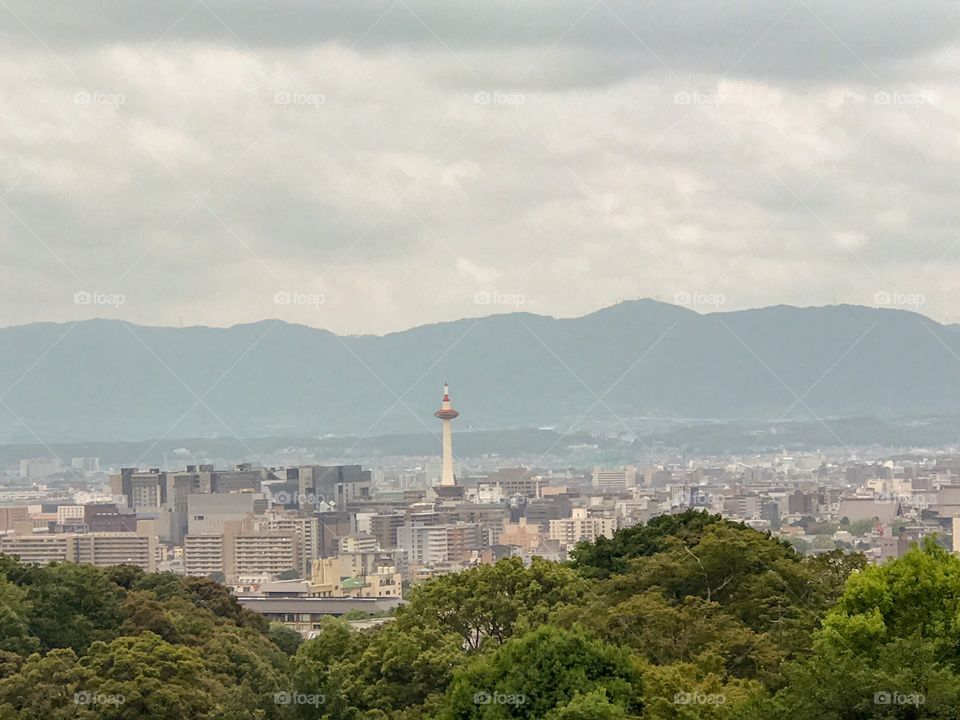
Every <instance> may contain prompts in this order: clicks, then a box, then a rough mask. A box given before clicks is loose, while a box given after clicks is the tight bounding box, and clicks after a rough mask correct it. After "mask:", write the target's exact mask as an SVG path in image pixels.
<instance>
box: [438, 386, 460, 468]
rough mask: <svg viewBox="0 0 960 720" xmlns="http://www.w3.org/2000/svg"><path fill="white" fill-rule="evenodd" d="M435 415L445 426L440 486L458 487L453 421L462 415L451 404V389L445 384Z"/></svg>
mask: <svg viewBox="0 0 960 720" xmlns="http://www.w3.org/2000/svg"><path fill="white" fill-rule="evenodd" d="M434 415H435V416H436V417H438V418H440V420H441V421H442V424H443V473H442V474H441V475H440V485H441V487H442V486H447V487H449V486H451V485H456V484H457V481H456V480H455V479H454V477H453V419H454V418H455V417H458V416H459V415H460V413H458V412H457V411H456V410H454V409H453V404H452V403H451V402H450V388H449V386H448V385H447V384H446V383H444V384H443V400H442V401H441V403H440V409H439V410H437V411H436V412H435V413H434Z"/></svg>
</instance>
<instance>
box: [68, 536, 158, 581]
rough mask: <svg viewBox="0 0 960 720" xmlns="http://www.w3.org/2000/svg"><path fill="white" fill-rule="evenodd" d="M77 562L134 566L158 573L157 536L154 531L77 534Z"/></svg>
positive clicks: (103, 565)
mask: <svg viewBox="0 0 960 720" xmlns="http://www.w3.org/2000/svg"><path fill="white" fill-rule="evenodd" d="M75 543H76V562H81V563H90V564H91V565H98V566H100V567H109V566H111V565H135V566H136V567H138V568H140V569H141V570H144V571H145V572H156V569H157V538H156V535H152V534H142V535H141V534H137V533H128V532H116V533H85V534H82V535H76V537H75Z"/></svg>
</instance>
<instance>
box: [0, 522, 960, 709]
mask: <svg viewBox="0 0 960 720" xmlns="http://www.w3.org/2000/svg"><path fill="white" fill-rule="evenodd" d="M0 600H2V602H0V720H7V719H8V718H9V719H11V720H12V719H13V718H23V719H25V720H50V719H53V720H60V719H62V718H108V719H113V718H117V719H119V718H123V719H125V720H126V719H129V720H134V719H137V720H141V719H143V720H154V719H156V720H166V719H167V718H169V719H171V720H173V719H176V720H181V719H182V718H191V719H197V720H208V719H209V720H213V719H214V718H217V719H225V720H234V719H238V720H239V719H241V718H249V719H264V720H266V719H269V718H277V719H281V718H291V719H295V718H296V719H300V718H303V719H305V718H329V719H331V720H374V719H376V720H401V719H402V720H412V719H413V718H433V719H435V720H453V719H458V718H530V719H537V720H540V719H546V720H625V719H628V718H651V719H657V720H660V719H663V720H667V719H670V718H738V719H743V720H768V719H770V718H792V719H794V720H807V719H809V720H814V719H815V718H816V719H819V720H830V719H834V718H836V719H838V720H866V719H869V718H942V719H943V720H947V719H955V718H957V717H960V675H958V672H960V647H958V642H957V638H958V637H960V559H958V558H956V557H955V556H953V555H950V554H949V553H947V552H946V551H945V550H943V549H941V548H940V547H938V546H937V545H935V544H933V543H929V544H927V545H925V546H923V547H922V548H915V549H914V550H912V551H911V552H910V553H909V554H908V555H906V556H905V557H903V558H900V559H899V560H896V561H893V562H890V563H888V564H886V565H883V566H866V565H865V563H864V561H863V558H862V557H861V556H858V555H844V554H842V553H840V552H834V553H830V554H828V555H821V556H818V557H815V558H811V557H803V556H800V555H797V554H796V553H795V552H794V551H793V550H792V549H791V548H790V547H789V546H787V545H785V544H783V543H781V542H779V541H777V540H774V539H772V538H770V537H768V536H766V535H764V534H762V533H759V532H756V531H754V530H751V529H749V528H747V527H745V526H743V525H739V524H734V523H731V522H729V521H725V520H722V519H721V518H720V517H719V516H710V515H707V514H704V513H699V512H695V511H690V512H688V513H685V514H683V515H677V516H664V517H660V518H656V519H654V520H653V521H651V522H650V523H649V524H648V525H645V526H638V527H636V528H631V529H629V530H623V531H620V532H619V533H617V535H616V536H615V538H614V539H612V540H601V541H599V542H598V543H596V544H593V545H581V546H580V547H579V548H578V550H577V551H576V553H575V558H574V559H573V561H572V562H571V563H570V564H569V565H559V564H556V563H551V562H547V561H542V560H537V561H534V563H533V564H532V566H530V567H524V566H523V564H522V563H520V562H519V561H518V560H504V561H501V562H499V563H497V564H496V565H493V566H481V567H478V568H475V569H472V570H468V571H466V572H463V573H460V574H457V575H450V576H445V577H441V578H438V579H435V580H432V581H429V582H426V583H424V584H422V585H420V586H418V587H416V588H415V589H414V590H413V591H412V592H411V593H410V594H409V602H408V603H407V604H406V605H404V606H403V607H402V608H401V609H399V610H398V611H397V613H396V617H395V619H394V620H393V621H392V622H389V623H386V624H384V625H382V626H380V627H378V628H375V629H371V630H363V631H358V630H354V629H352V628H351V627H350V626H349V625H348V624H347V623H346V622H343V621H339V620H331V621H330V622H329V624H328V625H327V626H326V628H325V629H324V630H323V631H322V632H321V633H320V635H319V636H318V637H317V638H315V639H313V640H309V641H306V642H301V641H300V639H299V637H298V636H297V635H296V634H295V633H293V632H292V631H289V630H287V629H286V628H283V627H282V626H272V627H268V626H267V625H266V623H265V622H264V621H263V620H262V619H261V618H260V617H259V616H256V615H253V614H250V613H249V612H247V611H245V610H242V609H241V608H240V607H239V606H238V605H237V603H236V602H235V601H234V600H233V599H232V598H231V597H230V595H229V593H228V592H227V591H226V590H225V589H224V588H223V587H221V586H219V585H217V584H216V583H212V582H210V581H207V580H201V579H194V578H181V577H177V576H173V575H169V574H144V573H141V572H140V571H138V570H135V569H132V568H129V567H117V568H112V569H108V570H102V569H98V568H94V567H91V566H77V565H71V564H63V565H51V566H48V567H44V568H37V567H29V566H23V565H19V564H18V563H17V562H16V561H15V560H14V559H11V558H0Z"/></svg>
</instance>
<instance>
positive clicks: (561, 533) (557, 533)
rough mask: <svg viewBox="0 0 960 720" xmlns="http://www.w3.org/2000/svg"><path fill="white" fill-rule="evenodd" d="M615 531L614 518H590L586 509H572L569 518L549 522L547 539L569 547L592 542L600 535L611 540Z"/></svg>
mask: <svg viewBox="0 0 960 720" xmlns="http://www.w3.org/2000/svg"><path fill="white" fill-rule="evenodd" d="M616 530H617V520H616V518H608V517H590V516H589V513H588V511H587V509H586V508H574V509H573V513H572V516H571V517H569V518H563V519H560V520H551V521H550V531H549V538H550V539H551V540H557V541H559V542H560V543H561V544H562V545H566V546H567V547H570V546H573V545H576V544H577V543H578V542H582V541H584V540H586V541H588V542H593V541H594V540H596V539H597V538H598V537H600V536H601V535H602V536H604V537H608V538H612V537H613V534H614V533H615V532H616Z"/></svg>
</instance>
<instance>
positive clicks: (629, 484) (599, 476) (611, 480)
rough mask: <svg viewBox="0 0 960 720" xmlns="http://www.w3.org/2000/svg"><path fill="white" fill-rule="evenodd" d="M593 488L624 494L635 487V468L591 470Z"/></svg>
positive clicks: (628, 466)
mask: <svg viewBox="0 0 960 720" xmlns="http://www.w3.org/2000/svg"><path fill="white" fill-rule="evenodd" d="M592 484H593V487H594V488H595V489H597V490H601V491H603V492H625V491H627V490H629V489H631V488H635V487H636V486H637V468H635V467H634V466H633V465H627V466H626V467H622V468H602V467H594V468H593V483H592Z"/></svg>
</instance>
